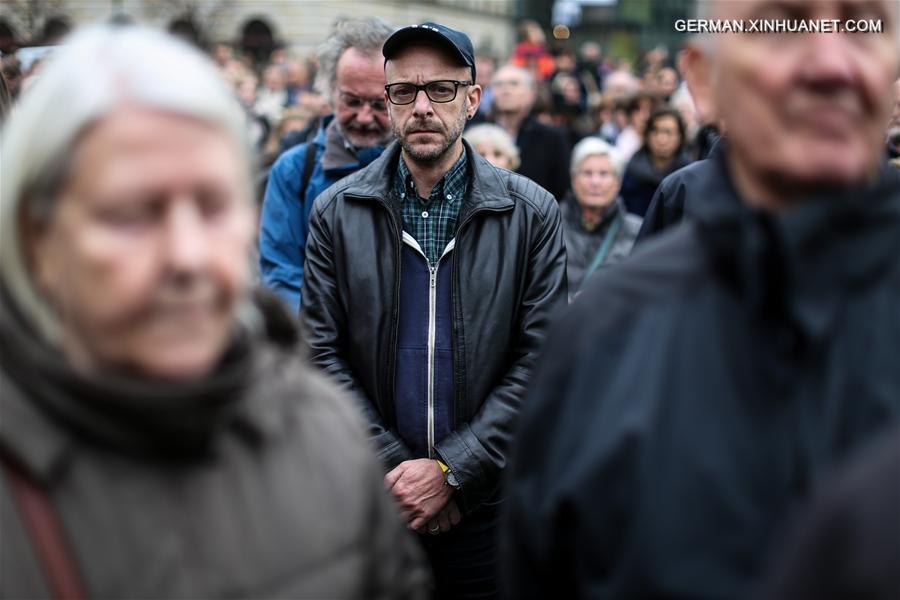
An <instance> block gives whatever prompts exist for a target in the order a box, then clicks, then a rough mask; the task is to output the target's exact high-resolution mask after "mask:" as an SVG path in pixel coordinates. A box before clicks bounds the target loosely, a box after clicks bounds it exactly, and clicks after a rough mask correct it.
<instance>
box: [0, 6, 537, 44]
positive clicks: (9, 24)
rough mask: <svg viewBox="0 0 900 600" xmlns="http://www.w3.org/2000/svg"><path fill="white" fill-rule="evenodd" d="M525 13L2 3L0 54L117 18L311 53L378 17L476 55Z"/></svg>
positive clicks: (510, 34) (509, 38)
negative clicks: (458, 39)
mask: <svg viewBox="0 0 900 600" xmlns="http://www.w3.org/2000/svg"><path fill="white" fill-rule="evenodd" d="M522 6H523V5H522V3H521V2H520V1H519V0H416V1H410V2H407V1H401V0H3V1H2V4H0V50H2V51H9V49H12V48H14V47H16V46H23V45H36V44H42V43H54V42H55V41H57V39H58V37H59V34H60V33H61V32H65V31H66V30H67V29H68V28H71V27H77V26H80V25H83V24H87V23H95V22H102V21H109V20H111V19H116V20H119V21H133V22H137V23H144V24H149V25H153V26H157V27H161V28H164V29H169V30H170V31H177V32H179V33H181V34H183V35H187V36H190V35H193V36H194V37H196V38H197V39H199V40H200V41H201V42H203V43H204V44H212V43H215V42H228V43H231V44H234V45H235V46H238V47H242V48H247V49H250V50H251V51H260V50H261V49H262V48H264V47H266V46H272V47H283V48H287V49H292V50H296V51H297V52H299V53H308V52H311V51H312V50H313V49H314V48H315V47H316V46H317V45H318V44H320V43H321V42H322V41H324V39H325V37H326V35H327V34H328V31H329V29H330V27H331V25H332V23H333V22H334V21H335V20H336V19H338V18H340V17H343V16H363V15H375V16H380V17H383V18H385V19H387V20H388V21H390V22H392V23H393V24H395V25H397V26H398V27H400V26H404V25H409V24H412V23H420V22H422V21H437V22H440V23H443V24H445V25H448V26H450V27H454V28H457V29H460V30H462V31H465V32H466V33H468V34H469V36H470V37H471V38H472V42H473V43H474V44H475V45H476V47H477V48H479V49H481V48H484V49H487V50H491V51H493V52H504V51H506V50H507V49H509V48H511V47H512V45H513V44H514V43H515V22H516V19H517V18H519V17H520V16H522V15H520V11H521V9H522ZM4 46H5V47H4Z"/></svg>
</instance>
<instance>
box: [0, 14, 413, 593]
mask: <svg viewBox="0 0 900 600" xmlns="http://www.w3.org/2000/svg"><path fill="white" fill-rule="evenodd" d="M87 80H90V81H91V85H90V86H87V85H84V82H85V81H87ZM60 99H64V106H60ZM245 133H246V123H245V121H244V117H243V114H242V111H241V109H240V107H239V106H238V104H237V103H236V100H235V99H234V98H233V97H232V95H231V94H230V93H229V92H228V90H227V89H226V88H225V87H224V83H223V82H222V81H221V79H220V78H219V76H218V75H217V73H216V71H215V69H214V67H213V66H212V64H211V63H208V62H207V59H205V58H204V57H202V56H201V55H199V54H198V53H196V52H195V51H194V50H192V49H190V48H188V47H187V46H185V45H183V44H182V43H180V42H177V41H175V40H173V39H171V38H169V37H167V36H165V35H163V34H160V33H154V32H151V31H147V30H142V29H137V28H106V27H104V28H97V29H91V30H88V31H85V32H83V33H80V34H78V35H76V36H75V38H73V39H72V40H71V42H70V43H68V44H67V45H66V46H64V47H63V48H62V49H61V50H60V51H59V52H58V53H57V54H56V56H54V58H53V59H51V60H50V61H49V63H48V64H47V66H46V67H45V69H44V70H43V72H42V73H41V76H40V77H39V78H38V80H37V81H36V82H35V84H34V86H33V87H32V88H31V89H30V90H28V92H26V93H25V95H24V97H23V98H21V99H20V101H19V104H18V106H17V109H16V111H15V112H14V113H13V114H12V115H11V117H10V120H9V122H8V123H7V124H6V127H5V132H4V139H3V162H2V183H0V185H2V203H0V209H2V214H0V216H2V219H0V229H2V231H0V244H2V254H0V315H2V319H0V380H2V390H3V392H2V395H0V414H2V415H3V418H2V419H0V465H2V469H0V506H2V508H3V510H2V511H0V531H2V532H3V535H2V537H0V573H2V574H3V575H2V577H0V598H45V597H68V598H77V597H96V598H127V597H132V598H136V597H141V598H214V597H225V596H227V597H239V596H241V597H293V598H301V597H342V598H370V597H382V598H386V597H418V596H420V595H421V594H422V593H423V592H422V591H421V590H422V587H421V586H422V583H423V578H424V575H423V571H422V568H421V566H420V562H419V557H418V553H417V549H416V548H415V546H414V542H413V540H411V539H410V537H409V536H408V534H407V533H406V532H405V531H404V529H403V526H402V525H401V522H400V520H399V517H398V515H397V513H396V509H395V507H394V505H393V503H392V502H391V500H390V499H389V498H388V496H387V495H386V493H385V490H384V489H383V483H382V477H381V471H380V469H379V468H378V466H377V464H376V462H375V460H374V457H373V456H372V455H371V451H370V449H369V447H368V446H367V444H366V442H365V438H364V436H365V433H364V430H363V427H362V425H361V424H360V422H359V419H358V418H357V417H356V415H355V414H354V411H353V409H352V408H351V406H350V404H348V401H347V399H346V398H345V397H344V396H343V395H342V394H341V393H340V392H339V391H337V390H336V389H335V388H334V387H333V386H332V385H330V384H329V383H327V382H325V380H324V379H323V378H322V377H321V376H319V375H317V374H315V373H314V372H313V371H311V370H310V369H309V368H308V367H307V366H306V365H305V364H304V362H303V361H302V360H300V359H299V358H297V356H298V347H297V346H298V341H297V340H298V338H297V334H296V331H295V330H294V327H293V325H292V321H291V319H290V318H289V317H288V316H287V315H286V314H285V313H283V312H282V311H281V309H280V304H279V303H278V302H277V301H275V300H273V299H271V298H267V297H264V296H257V295H254V294H252V293H251V292H250V255H251V248H252V244H253V237H254V229H255V223H256V215H255V212H254V208H253V202H252V192H251V183H250V182H251V170H250V163H251V156H250V154H249V151H248V144H247V141H246V139H245Z"/></svg>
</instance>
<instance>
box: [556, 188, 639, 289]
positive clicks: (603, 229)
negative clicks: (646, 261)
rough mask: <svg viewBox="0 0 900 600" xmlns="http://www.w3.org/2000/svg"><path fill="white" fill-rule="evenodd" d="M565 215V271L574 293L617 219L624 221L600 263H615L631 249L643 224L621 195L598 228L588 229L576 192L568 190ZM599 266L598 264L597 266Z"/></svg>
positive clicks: (563, 203)
mask: <svg viewBox="0 0 900 600" xmlns="http://www.w3.org/2000/svg"><path fill="white" fill-rule="evenodd" d="M559 208H560V210H561V211H562V215H563V230H564V232H565V239H566V273H567V275H568V279H569V294H570V295H573V296H574V295H575V294H577V293H578V290H580V289H581V287H582V285H583V280H584V276H585V273H586V271H587V269H588V268H589V267H590V266H591V263H593V262H594V258H595V257H596V255H597V252H598V251H599V249H600V247H601V246H602V245H603V240H604V239H605V238H606V235H607V233H608V232H609V228H610V226H611V225H612V224H613V222H614V221H615V220H616V219H619V220H620V221H621V222H620V224H619V226H618V231H617V233H616V237H615V239H614V240H613V241H612V244H611V245H610V247H609V250H608V251H607V253H606V256H605V257H604V258H603V262H602V263H601V264H600V267H603V266H608V265H612V264H615V263H617V262H619V261H621V260H622V259H624V258H625V257H626V256H628V254H629V253H630V252H631V248H632V246H634V240H635V238H636V237H637V232H638V230H639V229H640V227H641V219H640V217H637V216H635V215H632V214H628V212H626V211H625V207H624V206H623V205H622V201H621V199H617V200H616V201H615V203H614V204H612V205H611V206H610V207H609V208H608V209H607V210H606V213H605V214H604V215H603V220H602V221H601V222H600V223H599V224H598V225H597V227H596V228H594V229H592V230H588V229H587V228H586V227H585V226H584V222H583V220H582V218H581V208H580V207H579V206H578V201H577V200H576V199H575V196H574V195H572V194H569V195H568V196H566V198H565V199H564V200H563V201H562V203H560V206H559ZM598 270H599V267H598Z"/></svg>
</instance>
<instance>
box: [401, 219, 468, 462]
mask: <svg viewBox="0 0 900 600" xmlns="http://www.w3.org/2000/svg"><path fill="white" fill-rule="evenodd" d="M454 245H455V241H451V242H450V244H448V245H447V249H446V250H445V251H444V254H443V256H442V257H441V259H440V260H439V261H438V263H437V265H434V266H433V270H434V271H433V273H432V271H431V269H430V268H429V264H428V261H427V260H426V258H425V255H424V253H423V252H422V249H421V247H420V246H419V244H418V243H417V242H416V240H415V239H414V238H413V237H412V236H411V235H410V234H409V233H407V232H403V249H402V251H401V253H400V270H401V272H402V274H403V276H402V277H400V314H399V323H398V326H397V369H396V376H397V381H402V382H403V385H398V386H397V388H396V390H395V392H394V406H395V410H396V413H397V433H398V434H399V436H400V439H402V440H403V441H404V442H405V443H406V446H407V447H408V448H409V450H410V452H412V454H413V456H414V457H415V458H433V453H432V450H431V449H432V448H433V447H434V445H435V443H436V442H439V441H441V440H442V439H443V438H445V437H446V436H447V435H448V434H449V433H450V431H451V430H452V426H451V425H452V422H453V394H454V386H453V306H452V304H451V301H450V273H451V271H452V264H453V263H452V258H453V257H452V250H453V246H454Z"/></svg>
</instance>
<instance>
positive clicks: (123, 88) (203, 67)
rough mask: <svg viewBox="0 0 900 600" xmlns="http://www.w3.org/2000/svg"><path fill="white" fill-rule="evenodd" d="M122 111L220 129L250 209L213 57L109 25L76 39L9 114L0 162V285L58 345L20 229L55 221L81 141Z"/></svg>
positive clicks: (243, 138)
mask: <svg viewBox="0 0 900 600" xmlns="http://www.w3.org/2000/svg"><path fill="white" fill-rule="evenodd" d="M85 82H90V83H89V84H85ZM125 105H139V106H145V107H150V108H154V109H159V110H164V111H167V112H171V113H175V114H178V115H183V116H187V117H191V118H196V119H199V120H202V121H205V122H208V123H211V124H212V125H215V126H217V127H219V128H221V129H222V130H223V131H224V132H225V133H227V134H228V135H229V137H231V138H232V139H233V140H234V141H235V142H236V145H237V147H238V151H239V152H241V153H243V154H244V158H245V159H246V164H247V176H246V178H245V181H246V185H247V189H246V194H245V195H246V198H247V201H248V202H251V201H252V198H253V196H252V191H251V187H250V186H251V181H252V179H251V177H250V174H251V173H250V169H251V158H250V157H251V156H252V154H251V150H250V145H249V142H248V140H247V123H246V118H245V116H244V112H243V110H242V109H241V107H240V104H238V102H237V100H236V99H235V97H234V95H233V94H232V93H231V91H230V90H229V89H228V87H227V86H226V84H225V82H224V81H223V79H222V77H221V76H220V75H219V73H218V71H217V70H216V68H215V66H214V65H213V63H212V62H211V61H210V60H209V59H207V58H206V57H205V56H203V55H202V54H200V53H199V52H198V51H197V50H195V49H193V48H191V47H189V46H188V45H187V44H186V43H184V42H181V41H179V40H177V39H175V38H173V37H171V36H169V35H166V34H164V33H160V32H156V31H152V30H150V29H145V28H140V27H133V26H125V27H123V26H109V25H106V26H97V27H91V28H88V29H86V30H84V31H82V32H80V33H77V34H75V35H74V36H73V37H72V38H71V40H70V41H68V42H67V43H66V44H65V46H64V47H63V48H61V49H60V50H59V51H58V52H56V53H55V54H54V55H53V57H52V58H50V59H48V62H47V65H46V66H45V67H44V69H43V70H42V71H41V73H40V75H39V76H38V78H37V79H36V81H35V82H34V85H32V86H31V87H30V88H29V89H28V90H27V91H26V92H25V93H24V94H23V95H22V98H21V99H20V101H19V103H18V104H17V106H16V107H15V108H14V110H13V111H12V113H11V114H10V115H9V119H8V122H7V123H6V127H5V129H6V131H5V132H4V134H3V140H2V156H3V160H2V164H0V175H2V177H0V179H2V180H0V192H2V193H0V282H2V283H3V285H4V286H5V287H6V289H7V291H8V293H9V294H10V295H11V297H12V300H13V301H14V302H15V303H16V305H17V306H18V307H19V309H20V310H21V311H22V312H23V314H24V316H25V317H26V318H28V319H29V320H30V321H32V322H33V323H34V324H35V325H36V326H37V327H38V328H39V330H40V331H41V333H42V334H43V335H44V336H45V337H46V338H47V339H48V340H50V341H54V340H55V339H57V338H58V335H59V332H60V328H59V322H58V319H57V317H56V314H55V311H53V310H52V308H51V307H50V305H49V303H48V301H47V300H46V299H45V298H44V297H43V296H42V294H40V293H39V292H38V290H37V289H36V287H35V285H34V283H33V281H32V279H31V276H30V275H29V268H28V265H27V258H26V248H25V240H24V239H23V231H22V227H23V225H25V224H27V223H28V222H29V221H31V222H34V221H36V220H38V221H39V220H42V219H48V218H50V217H51V216H52V214H53V211H54V210H55V208H56V200H57V197H58V195H59V192H60V191H61V189H62V187H63V186H64V185H65V183H66V181H67V178H68V176H69V168H70V166H71V165H70V160H69V157H70V155H71V153H72V150H73V149H74V148H75V146H76V144H77V143H78V139H79V136H80V135H81V133H82V132H84V131H85V130H86V128H87V127H89V126H90V125H91V124H93V123H96V122H97V121H98V120H99V119H102V118H103V117H105V116H107V115H109V114H111V113H113V112H114V111H116V110H117V109H119V108H121V107H123V106H125Z"/></svg>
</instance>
